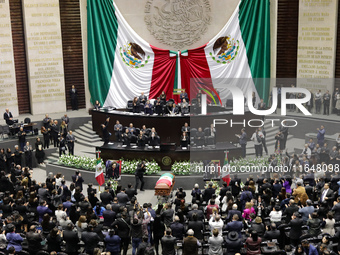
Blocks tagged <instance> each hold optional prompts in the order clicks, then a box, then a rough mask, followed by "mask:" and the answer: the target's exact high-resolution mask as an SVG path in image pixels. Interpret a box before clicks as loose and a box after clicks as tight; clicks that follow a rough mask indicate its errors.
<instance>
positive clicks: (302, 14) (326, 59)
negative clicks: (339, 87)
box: [297, 0, 338, 92]
mask: <svg viewBox="0 0 340 255" xmlns="http://www.w3.org/2000/svg"><path fill="white" fill-rule="evenodd" d="M337 2H338V1H337V0H300V7H299V37H298V58H297V61H298V63H297V78H304V79H298V87H304V88H307V89H311V90H312V91H313V92H315V91H316V90H317V89H321V90H322V91H323V92H324V91H326V90H330V91H332V90H333V80H332V79H329V78H334V69H335V43H336V22H337V10H338V6H337V5H338V3H337Z"/></svg>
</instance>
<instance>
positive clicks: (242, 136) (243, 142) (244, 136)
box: [236, 128, 247, 158]
mask: <svg viewBox="0 0 340 255" xmlns="http://www.w3.org/2000/svg"><path fill="white" fill-rule="evenodd" d="M236 137H238V138H239V144H240V145H241V148H242V158H245V157H246V146H247V133H246V130H245V129H244V128H242V129H241V134H240V135H236Z"/></svg>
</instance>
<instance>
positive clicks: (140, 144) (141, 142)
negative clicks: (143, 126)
mask: <svg viewBox="0 0 340 255" xmlns="http://www.w3.org/2000/svg"><path fill="white" fill-rule="evenodd" d="M145 141H146V137H145V135H144V133H143V130H141V131H139V134H138V136H137V146H138V147H139V148H144V146H145Z"/></svg>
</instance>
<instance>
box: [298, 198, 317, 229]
mask: <svg viewBox="0 0 340 255" xmlns="http://www.w3.org/2000/svg"><path fill="white" fill-rule="evenodd" d="M306 203H307V206H306V207H302V208H300V209H299V213H300V214H301V216H302V220H303V222H304V224H306V222H307V220H308V219H309V215H310V214H312V213H313V212H314V210H315V208H314V206H313V202H312V200H310V199H308V200H307V202H306Z"/></svg>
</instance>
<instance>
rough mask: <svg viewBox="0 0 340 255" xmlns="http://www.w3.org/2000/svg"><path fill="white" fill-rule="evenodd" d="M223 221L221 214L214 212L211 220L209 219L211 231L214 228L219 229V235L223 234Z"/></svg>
mask: <svg viewBox="0 0 340 255" xmlns="http://www.w3.org/2000/svg"><path fill="white" fill-rule="evenodd" d="M223 224H224V223H223V221H222V220H221V216H220V215H218V214H217V215H216V214H213V215H212V216H211V217H210V220H209V226H210V229H211V233H212V231H213V230H214V229H217V230H218V235H219V236H222V229H223Z"/></svg>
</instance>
